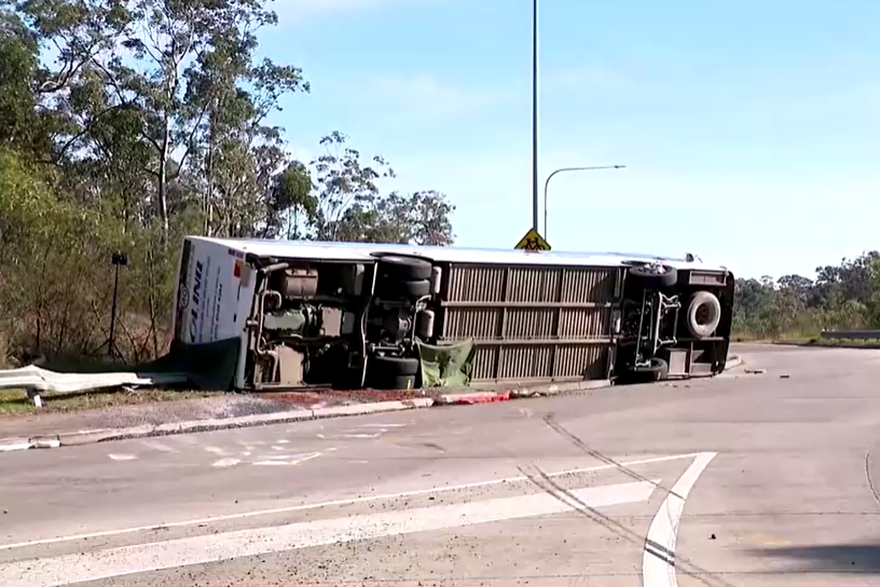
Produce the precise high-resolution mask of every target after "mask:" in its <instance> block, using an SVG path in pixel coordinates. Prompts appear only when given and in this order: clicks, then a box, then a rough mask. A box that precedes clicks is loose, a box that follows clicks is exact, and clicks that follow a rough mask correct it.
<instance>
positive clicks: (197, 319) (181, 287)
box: [174, 239, 247, 344]
mask: <svg viewBox="0 0 880 587" xmlns="http://www.w3.org/2000/svg"><path fill="white" fill-rule="evenodd" d="M237 255H240V253H236V251H233V250H232V249H227V248H226V247H224V246H223V245H221V244H218V243H211V242H205V241H201V240H197V239H186V241H185V242H184V246H183V252H182V253H181V262H180V274H179V278H178V286H177V287H178V292H177V314H176V319H175V324H174V338H175V340H177V341H179V342H183V343H186V344H200V343H208V342H214V341H217V340H225V339H228V338H235V337H238V336H239V335H240V334H241V331H242V329H243V327H244V323H245V320H246V319H247V317H246V316H239V313H238V302H239V296H240V292H239V284H240V282H241V275H242V271H243V266H244V260H243V259H240V258H239V257H238V256H237Z"/></svg>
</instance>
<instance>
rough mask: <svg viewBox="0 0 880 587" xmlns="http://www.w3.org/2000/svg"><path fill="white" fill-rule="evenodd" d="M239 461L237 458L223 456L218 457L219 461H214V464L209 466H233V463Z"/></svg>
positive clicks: (235, 463)
mask: <svg viewBox="0 0 880 587" xmlns="http://www.w3.org/2000/svg"><path fill="white" fill-rule="evenodd" d="M240 462H241V460H239V459H230V458H225V459H220V460H219V461H214V464H213V465H211V466H212V467H220V468H226V467H234V466H235V465H237V464H239V463H240Z"/></svg>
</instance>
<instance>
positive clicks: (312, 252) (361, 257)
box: [187, 236, 727, 271]
mask: <svg viewBox="0 0 880 587" xmlns="http://www.w3.org/2000/svg"><path fill="white" fill-rule="evenodd" d="M187 238H189V239H193V240H200V241H204V242H210V243H214V244H217V245H222V246H224V247H226V248H228V249H231V250H233V251H236V252H240V253H250V254H253V255H257V256H258V257H276V258H279V259H284V258H293V259H309V260H316V261H351V262H355V263H357V262H366V263H369V262H373V261H375V260H376V258H375V257H374V256H373V255H374V254H375V253H394V254H400V255H415V256H419V257H424V258H426V259H430V260H432V261H435V262H446V263H466V264H470V263H476V264H496V265H569V266H584V267H586V266H598V267H620V266H621V265H623V264H625V263H627V262H632V261H636V262H639V261H642V262H643V261H650V260H653V259H656V260H660V261H662V262H663V263H664V264H665V265H669V266H671V267H675V268H676V269H706V270H714V271H726V270H727V269H726V268H725V267H722V266H714V265H706V264H704V263H703V262H701V261H699V260H696V261H691V262H688V261H687V260H686V259H683V258H682V259H674V258H666V257H659V256H656V255H644V254H631V253H576V252H562V251H538V252H534V251H522V250H516V249H471V248H463V247H432V246H418V245H393V244H383V243H341V242H324V241H288V240H272V239H222V238H208V237H198V236H192V237H187Z"/></svg>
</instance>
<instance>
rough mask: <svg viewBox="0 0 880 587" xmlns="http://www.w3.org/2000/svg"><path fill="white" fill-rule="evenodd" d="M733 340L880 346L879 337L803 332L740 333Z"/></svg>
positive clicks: (832, 345) (817, 345) (841, 346)
mask: <svg viewBox="0 0 880 587" xmlns="http://www.w3.org/2000/svg"><path fill="white" fill-rule="evenodd" d="M731 340H732V341H733V342H744V343H749V342H752V343H765V344H788V345H793V346H809V347H837V348H865V349H876V348H880V339H877V338H867V339H848V338H847V339H842V338H841V339H837V338H822V337H821V335H819V334H815V335H805V334H792V335H782V336H777V337H760V336H753V335H747V334H745V335H741V334H737V335H734V336H732V337H731Z"/></svg>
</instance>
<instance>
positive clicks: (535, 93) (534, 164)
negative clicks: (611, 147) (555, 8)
mask: <svg viewBox="0 0 880 587" xmlns="http://www.w3.org/2000/svg"><path fill="white" fill-rule="evenodd" d="M532 228H533V229H534V230H535V231H537V230H538V0H533V2H532Z"/></svg>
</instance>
